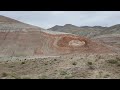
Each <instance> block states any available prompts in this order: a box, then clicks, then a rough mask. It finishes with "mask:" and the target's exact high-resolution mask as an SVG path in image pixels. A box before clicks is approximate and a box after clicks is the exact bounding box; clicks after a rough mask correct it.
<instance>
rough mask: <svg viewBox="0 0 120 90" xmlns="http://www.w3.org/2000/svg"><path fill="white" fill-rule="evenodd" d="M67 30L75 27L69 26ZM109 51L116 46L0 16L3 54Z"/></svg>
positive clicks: (1, 51) (24, 54)
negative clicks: (109, 46)
mask: <svg viewBox="0 0 120 90" xmlns="http://www.w3.org/2000/svg"><path fill="white" fill-rule="evenodd" d="M66 26H67V27H68V26H69V25H66ZM95 28H96V27H95ZM68 30H74V29H70V28H69V29H68ZM110 52H114V50H111V48H108V47H106V46H105V45H104V44H102V43H100V42H96V41H95V40H91V39H89V38H86V37H83V36H82V35H81V36H80V35H75V34H72V33H71V34H70V33H69V34H68V33H59V32H58V33H57V32H55V33H54V32H53V31H50V30H45V29H43V28H40V27H37V26H33V25H29V24H25V23H23V22H20V21H17V20H14V19H11V18H8V17H5V16H0V56H15V57H20V56H36V55H38V56H40V55H43V56H51V55H52V56H54V55H65V54H71V53H110Z"/></svg>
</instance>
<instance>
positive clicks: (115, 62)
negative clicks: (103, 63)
mask: <svg viewBox="0 0 120 90" xmlns="http://www.w3.org/2000/svg"><path fill="white" fill-rule="evenodd" d="M107 62H108V63H110V64H117V63H118V61H117V60H114V59H111V60H108V61H107Z"/></svg>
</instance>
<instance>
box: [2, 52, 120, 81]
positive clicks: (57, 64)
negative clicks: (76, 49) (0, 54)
mask: <svg viewBox="0 0 120 90" xmlns="http://www.w3.org/2000/svg"><path fill="white" fill-rule="evenodd" d="M106 78H107V79H115V78H116V79H120V54H79V55H78V54H74V55H64V56H60V57H44V58H34V59H33V58H32V59H24V60H21V59H18V60H13V61H12V60H5V61H4V60H3V61H2V60H1V61H0V79H106Z"/></svg>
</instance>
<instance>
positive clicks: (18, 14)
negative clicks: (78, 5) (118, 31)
mask: <svg viewBox="0 0 120 90" xmlns="http://www.w3.org/2000/svg"><path fill="white" fill-rule="evenodd" d="M0 15H3V16H7V17H10V18H13V19H16V20H19V21H22V22H24V23H28V24H32V25H35V26H39V27H41V28H45V29H48V28H51V27H53V26H55V25H60V26H64V25H65V24H72V25H75V26H103V27H109V26H112V25H115V24H120V20H119V18H120V11H0Z"/></svg>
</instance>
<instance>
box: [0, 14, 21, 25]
mask: <svg viewBox="0 0 120 90" xmlns="http://www.w3.org/2000/svg"><path fill="white" fill-rule="evenodd" d="M0 23H20V22H19V21H17V20H14V19H11V18H9V17H6V16H3V15H0Z"/></svg>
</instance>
